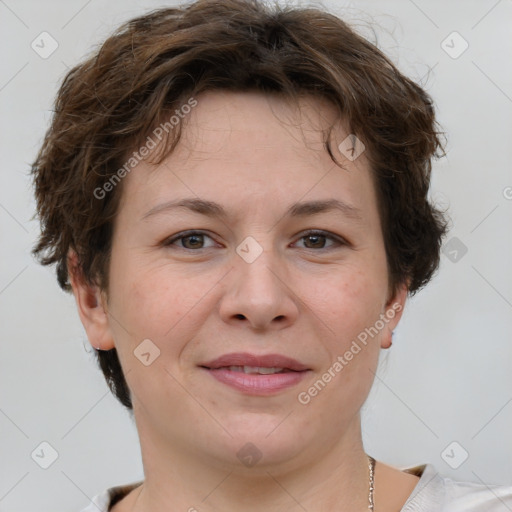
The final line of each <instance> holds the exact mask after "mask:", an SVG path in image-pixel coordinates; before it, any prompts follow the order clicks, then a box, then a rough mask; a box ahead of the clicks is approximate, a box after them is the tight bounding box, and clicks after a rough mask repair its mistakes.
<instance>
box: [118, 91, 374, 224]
mask: <svg viewBox="0 0 512 512" xmlns="http://www.w3.org/2000/svg"><path fill="white" fill-rule="evenodd" d="M195 99H196V101H197V104H196V106H195V107H194V108H193V109H192V110H191V111H189V113H188V114H187V115H184V116H183V118H182V120H181V122H182V123H183V125H182V134H181V138H180V141H179V143H178V144H177V146H176V147H175V148H174V150H173V151H172V153H171V154H169V155H168V156H167V157H166V158H165V159H164V160H163V161H162V162H161V164H159V165H157V166H156V167H154V166H151V165H150V164H147V163H146V162H144V161H142V162H141V163H140V164H139V165H138V166H137V167H136V169H134V171H133V172H132V173H130V175H129V176H127V179H126V182H127V183H124V184H123V186H124V187H125V190H124V192H123V197H124V199H125V203H126V200H127V198H128V197H129V198H130V201H129V205H131V207H134V208H136V209H138V210H139V212H140V210H141V209H142V208H144V212H145V211H147V210H148V207H150V206H155V205H156V204H157V203H159V202H162V201H164V200H175V199H179V198H180V196H181V197H183V196H185V197H190V196H194V195H195V196H198V197H199V196H200V197H201V198H203V199H212V198H213V196H215V198H216V199H215V201H216V202H220V201H221V200H222V199H225V200H228V199H229V200H230V201H231V202H238V203H243V202H245V203H247V201H251V200H262V201H263V200H265V201H266V202H268V201H269V200H271V201H272V200H273V201H275V204H283V203H284V204H286V205H289V204H290V203H292V202H294V201H293V200H295V201H298V200H299V199H301V196H304V197H305V196H307V197H305V198H306V199H309V200H315V199H326V198H327V197H326V196H327V195H328V196H330V197H334V196H338V197H337V198H338V199H339V198H340V197H339V196H340V195H341V196H343V199H344V200H345V202H346V203H351V202H352V203H354V202H355V203H360V204H365V203H367V202H368V199H369V198H370V199H371V202H374V201H373V200H374V199H375V198H374V197H373V196H372V194H373V190H370V189H369V187H370V188H371V189H373V183H372V181H373V180H372V178H371V174H370V172H369V169H368V163H367V161H366V159H365V155H364V153H363V154H361V155H360V156H359V157H358V158H357V159H356V160H353V161H350V160H349V159H347V158H346V155H345V154H343V153H341V152H340V150H339V149H338V144H339V143H341V142H342V141H344V140H345V139H346V138H347V136H348V135H349V133H348V130H347V128H346V125H344V123H343V122H339V121H337V113H336V109H335V107H334V106H333V105H332V104H330V103H329V102H328V101H327V100H324V99H321V98H317V97H313V96H305V97H302V98H301V99H300V100H299V102H298V103H291V102H290V101H286V100H285V99H284V98H283V97H281V96H278V95H275V94H271V95H266V94H262V93H259V92H243V93H238V92H228V91H209V92H207V93H204V94H201V95H198V96H197V97H196V98H195ZM333 124H334V130H333V132H332V135H331V147H332V149H333V153H334V155H335V157H336V159H337V160H338V162H340V164H341V166H340V165H336V164H335V163H334V162H333V160H332V159H331V157H330V156H329V154H328V152H327V151H326V148H325V136H326V132H327V130H328V129H329V128H330V127H331V126H333ZM370 196H372V197H370ZM272 204H274V203H272ZM140 213H141V214H142V213H143V212H140Z"/></svg>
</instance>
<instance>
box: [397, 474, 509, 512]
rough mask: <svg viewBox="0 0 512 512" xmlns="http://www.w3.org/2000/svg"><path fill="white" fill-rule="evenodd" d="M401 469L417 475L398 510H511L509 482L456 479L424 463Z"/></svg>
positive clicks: (410, 511) (485, 511) (423, 511)
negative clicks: (476, 481) (412, 486)
mask: <svg viewBox="0 0 512 512" xmlns="http://www.w3.org/2000/svg"><path fill="white" fill-rule="evenodd" d="M405 471H407V472H410V473H413V474H416V475H418V476H420V480H419V481H418V484H417V485H416V487H415V488H414V490H413V492H412V493H411V495H410V496H409V499H408V500H407V502H406V503H405V505H404V507H403V508H402V510H401V512H430V511H432V510H436V511H439V512H506V511H508V510H512V486H501V485H486V484H483V483H482V484H476V483H472V482H457V481H454V480H452V479H450V478H447V477H443V476H442V475H440V474H439V473H438V472H437V470H436V469H435V468H434V466H432V465H430V464H424V465H422V466H415V467H414V468H409V469H406V470H405Z"/></svg>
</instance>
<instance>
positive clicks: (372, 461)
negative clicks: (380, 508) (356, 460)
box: [368, 455, 375, 512]
mask: <svg viewBox="0 0 512 512" xmlns="http://www.w3.org/2000/svg"><path fill="white" fill-rule="evenodd" d="M368 470H369V472H370V485H369V487H370V489H369V491H368V510H369V511H370V512H373V511H374V506H375V505H374V502H373V489H374V481H375V459H374V458H373V457H370V456H369V455H368Z"/></svg>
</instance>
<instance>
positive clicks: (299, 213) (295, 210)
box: [141, 198, 363, 222]
mask: <svg viewBox="0 0 512 512" xmlns="http://www.w3.org/2000/svg"><path fill="white" fill-rule="evenodd" d="M179 208H185V209H188V210H190V211H193V212H196V213H200V214H201V215H206V216H208V217H217V218H223V219H226V218H227V217H228V214H227V212H226V210H225V209H224V208H223V207H222V206H221V205H220V204H218V203H215V202H213V201H206V200H204V199H198V198H186V199H179V200H176V201H167V202H165V203H161V204H159V205H156V206H154V207H153V208H151V209H150V210H149V211H147V212H146V213H145V214H144V215H143V216H142V217H141V220H145V219H147V218H149V217H153V216H154V215H157V214H161V213H165V212H169V211H171V210H174V209H179ZM333 210H338V211H340V212H341V213H342V214H343V215H344V216H345V217H347V218H349V219H352V220H355V221H359V222H360V221H362V220H363V218H362V215H361V210H359V209H358V208H356V207H355V206H353V205H351V204H348V203H346V202H344V201H340V200H339V199H325V200H316V201H306V202H302V203H294V204H292V205H291V206H290V207H289V208H288V210H287V211H286V213H285V216H286V215H288V216H290V217H306V216H309V215H316V214H319V213H325V212H329V211H333Z"/></svg>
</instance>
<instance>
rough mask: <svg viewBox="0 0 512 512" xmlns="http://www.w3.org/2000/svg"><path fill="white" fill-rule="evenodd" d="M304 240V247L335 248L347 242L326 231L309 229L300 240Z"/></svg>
mask: <svg viewBox="0 0 512 512" xmlns="http://www.w3.org/2000/svg"><path fill="white" fill-rule="evenodd" d="M300 241H303V244H304V245H303V246H302V248H303V249H334V248H336V247H339V246H342V245H346V242H345V241H344V240H343V239H342V238H339V237H337V236H335V235H331V234H330V233H328V232H326V231H309V232H306V233H303V234H302V236H301V237H300V238H299V242H300Z"/></svg>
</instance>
